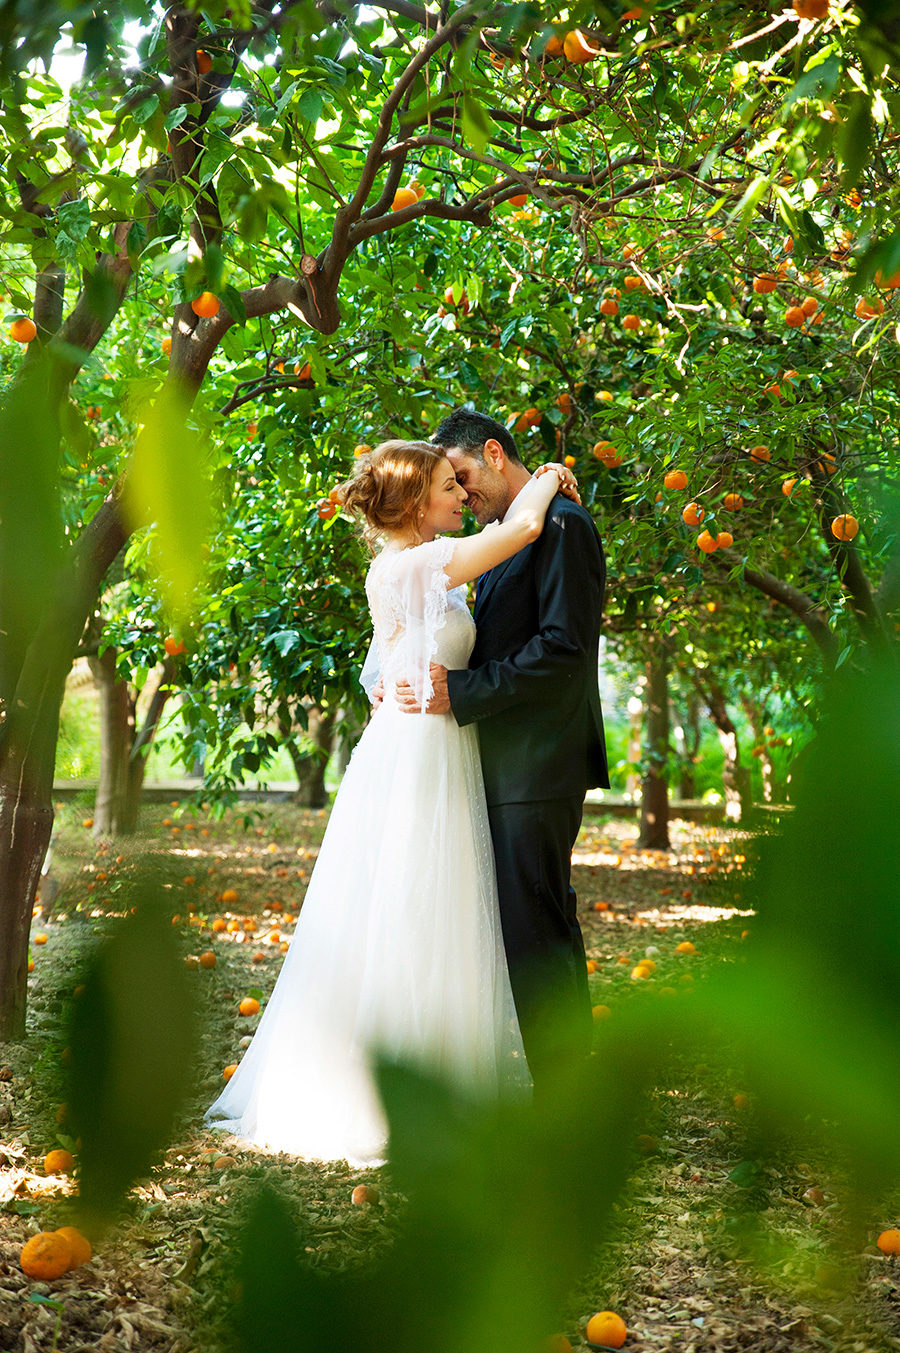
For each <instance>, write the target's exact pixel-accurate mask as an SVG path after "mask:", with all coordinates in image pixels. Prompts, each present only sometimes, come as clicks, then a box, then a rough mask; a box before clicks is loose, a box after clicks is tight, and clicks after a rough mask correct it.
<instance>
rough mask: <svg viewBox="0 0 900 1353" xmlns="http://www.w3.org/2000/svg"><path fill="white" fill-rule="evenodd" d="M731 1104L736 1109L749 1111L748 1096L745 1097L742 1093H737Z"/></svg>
mask: <svg viewBox="0 0 900 1353" xmlns="http://www.w3.org/2000/svg"><path fill="white" fill-rule="evenodd" d="M731 1102H732V1104H733V1105H734V1107H735V1108H736V1109H749V1107H750V1096H749V1095H745V1094H743V1093H739V1094H736V1095H735V1097H734V1099H733V1100H732V1101H731Z"/></svg>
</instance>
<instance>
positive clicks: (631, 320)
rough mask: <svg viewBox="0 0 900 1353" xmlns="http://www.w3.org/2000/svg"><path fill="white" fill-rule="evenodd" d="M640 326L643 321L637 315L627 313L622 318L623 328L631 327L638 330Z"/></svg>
mask: <svg viewBox="0 0 900 1353" xmlns="http://www.w3.org/2000/svg"><path fill="white" fill-rule="evenodd" d="M640 327H641V321H640V319H639V318H638V316H637V315H626V316H625V318H624V319H623V320H622V328H623V329H630V330H632V331H634V332H636V331H637V330H639V329H640Z"/></svg>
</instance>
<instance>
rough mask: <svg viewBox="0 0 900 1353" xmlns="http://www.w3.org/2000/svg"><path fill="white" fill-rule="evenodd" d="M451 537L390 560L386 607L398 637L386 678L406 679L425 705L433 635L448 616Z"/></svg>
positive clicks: (435, 643) (429, 689) (434, 646)
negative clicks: (389, 609) (391, 614)
mask: <svg viewBox="0 0 900 1353" xmlns="http://www.w3.org/2000/svg"><path fill="white" fill-rule="evenodd" d="M454 543H455V542H454V541H453V539H452V537H448V536H444V537H441V538H439V539H438V540H430V541H428V542H426V543H425V544H424V545H417V546H416V547H415V548H414V549H410V550H401V551H398V552H397V554H396V556H395V558H393V559H392V560H391V561H390V573H391V576H390V581H389V587H390V593H391V609H392V611H393V614H394V616H395V618H396V621H397V624H398V627H400V628H401V629H402V639H401V641H400V642H399V643H398V644H397V646H396V649H395V651H394V655H393V656H394V658H395V659H396V661H393V660H392V662H391V664H390V665H391V669H392V670H391V672H390V674H389V675H390V677H391V678H392V679H395V680H401V679H403V678H405V679H406V680H407V681H408V682H409V684H410V685H411V686H412V688H413V690H414V691H415V693H416V698H417V700H418V702H419V704H420V705H421V706H422V708H423V709H424V707H425V706H426V704H427V703H428V701H429V699H430V698H431V694H432V689H433V687H432V682H431V674H430V671H429V668H430V664H431V663H432V662H433V661H434V658H435V655H436V653H437V647H438V640H437V636H438V633H439V631H440V630H441V628H442V626H443V624H444V620H445V618H446V614H447V589H448V584H449V579H448V577H447V573H446V566H447V564H448V563H449V562H450V559H451V557H452V555H453V546H454Z"/></svg>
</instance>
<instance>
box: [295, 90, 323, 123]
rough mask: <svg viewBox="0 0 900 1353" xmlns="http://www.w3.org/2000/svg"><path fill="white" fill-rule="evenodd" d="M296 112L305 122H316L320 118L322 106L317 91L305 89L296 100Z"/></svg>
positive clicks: (320, 96)
mask: <svg viewBox="0 0 900 1353" xmlns="http://www.w3.org/2000/svg"><path fill="white" fill-rule="evenodd" d="M296 107H297V112H298V113H299V114H300V116H301V117H303V118H305V119H306V121H307V122H318V120H319V118H320V117H321V116H322V109H323V107H324V104H323V102H322V95H321V94H320V93H319V91H318V90H317V89H305V90H304V91H303V93H302V94H301V95H300V97H299V99H298V100H297V105H296Z"/></svg>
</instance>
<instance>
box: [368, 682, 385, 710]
mask: <svg viewBox="0 0 900 1353" xmlns="http://www.w3.org/2000/svg"><path fill="white" fill-rule="evenodd" d="M369 700H370V701H371V704H372V713H373V714H374V713H375V711H376V709H378V708H379V707H380V705H381V702H382V701H383V700H384V681H383V680H382V678H381V677H379V678H378V680H377V681H376V682H375V685H374V686H373V687H372V694H371V695H370V696H369Z"/></svg>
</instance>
